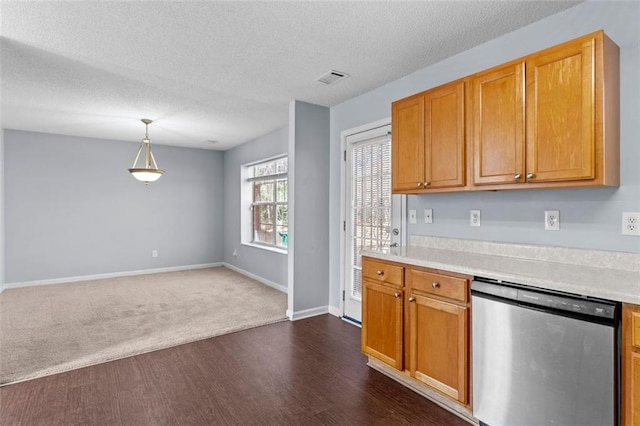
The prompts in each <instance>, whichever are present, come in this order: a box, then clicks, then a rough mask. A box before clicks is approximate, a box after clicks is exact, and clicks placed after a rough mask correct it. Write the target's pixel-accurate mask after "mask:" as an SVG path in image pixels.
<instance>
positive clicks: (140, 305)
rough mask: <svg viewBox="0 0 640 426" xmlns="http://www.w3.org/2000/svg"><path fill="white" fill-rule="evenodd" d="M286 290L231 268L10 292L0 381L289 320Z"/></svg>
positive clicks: (5, 296)
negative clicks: (275, 287)
mask: <svg viewBox="0 0 640 426" xmlns="http://www.w3.org/2000/svg"><path fill="white" fill-rule="evenodd" d="M286 308H287V295H286V294H285V293H282V292H280V291H278V290H275V289H273V288H271V287H268V286H266V285H264V284H261V283H259V282H257V281H254V280H252V279H250V278H247V277H245V276H244V275H241V274H238V273H236V272H234V271H231V270H229V269H227V268H224V267H218V268H207V269H194V270H188V271H179V272H167V273H159V274H149V275H139V276H133V277H121V278H109V279H103V280H94V281H84V282H77V283H68V284H58V285H47V286H38V287H26V288H16V289H9V290H5V291H4V292H3V293H2V294H0V386H2V385H6V384H10V383H15V382H19V381H24V380H28V379H33V378H36V377H42V376H46V375H50V374H54V373H59V372H62V371H68V370H72V369H76V368H80V367H86V366H89V365H93V364H98V363H102V362H106V361H111V360H115V359H119V358H124V357H128V356H132V355H137V354H141V353H145V352H150V351H154V350H158V349H163V348H167V347H170V346H175V345H180V344H183V343H187V342H193V341H196V340H201V339H206V338H209V337H213V336H219V335H221V334H226V333H231V332H234V331H238V330H244V329H247V328H251V327H257V326H260V325H265V324H270V323H274V322H278V321H283V320H285V319H286V316H285V312H286Z"/></svg>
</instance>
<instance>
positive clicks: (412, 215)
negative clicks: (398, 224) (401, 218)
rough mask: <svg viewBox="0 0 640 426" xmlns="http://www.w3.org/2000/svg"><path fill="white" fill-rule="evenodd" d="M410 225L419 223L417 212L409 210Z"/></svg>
mask: <svg viewBox="0 0 640 426" xmlns="http://www.w3.org/2000/svg"><path fill="white" fill-rule="evenodd" d="M409 223H418V221H417V217H416V211H415V210H409Z"/></svg>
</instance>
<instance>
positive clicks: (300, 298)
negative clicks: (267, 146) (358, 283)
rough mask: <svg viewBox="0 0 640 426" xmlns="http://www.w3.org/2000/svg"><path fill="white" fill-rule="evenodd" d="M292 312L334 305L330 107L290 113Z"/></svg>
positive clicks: (293, 108) (294, 107)
mask: <svg viewBox="0 0 640 426" xmlns="http://www.w3.org/2000/svg"><path fill="white" fill-rule="evenodd" d="M289 132H290V133H289V238H290V239H289V283H290V287H289V314H290V316H291V315H292V314H293V315H294V317H295V315H296V314H297V313H300V312H302V311H306V310H313V309H322V308H324V309H326V308H327V305H328V302H329V297H328V296H329V234H328V233H327V229H328V228H329V208H328V206H329V109H328V108H326V107H322V106H318V105H313V104H308V103H305V102H300V101H292V102H291V104H290V110H289Z"/></svg>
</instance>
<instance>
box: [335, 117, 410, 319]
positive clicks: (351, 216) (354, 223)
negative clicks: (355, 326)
mask: <svg viewBox="0 0 640 426" xmlns="http://www.w3.org/2000/svg"><path fill="white" fill-rule="evenodd" d="M390 130H391V126H389V125H386V126H381V127H377V128H374V129H371V130H368V131H364V132H359V133H355V134H352V135H349V136H347V137H346V139H345V143H346V146H345V163H346V164H345V179H344V183H345V188H344V196H345V197H344V200H345V203H344V204H345V210H346V211H345V212H344V217H345V221H344V225H343V226H344V233H345V238H344V248H343V253H344V257H345V258H344V260H343V262H344V265H345V268H344V276H343V287H342V288H343V301H344V303H343V313H342V314H343V316H344V317H346V318H348V319H350V320H353V321H355V322H357V323H360V322H361V321H362V256H361V252H362V250H371V249H373V250H380V249H389V247H390V246H391V245H392V244H398V245H400V244H401V243H402V240H401V239H402V229H401V222H402V221H401V217H402V207H401V203H402V196H400V195H392V193H391V135H390Z"/></svg>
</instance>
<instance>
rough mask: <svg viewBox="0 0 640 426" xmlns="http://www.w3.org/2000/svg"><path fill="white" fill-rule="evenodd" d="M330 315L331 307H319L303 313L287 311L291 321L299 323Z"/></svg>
mask: <svg viewBox="0 0 640 426" xmlns="http://www.w3.org/2000/svg"><path fill="white" fill-rule="evenodd" d="M328 313H329V306H318V307H316V308H311V309H305V310H302V311H295V312H293V311H291V310H290V309H287V316H288V317H289V319H290V320H291V321H297V320H301V319H304V318H311V317H315V316H318V315H324V314H328Z"/></svg>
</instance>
